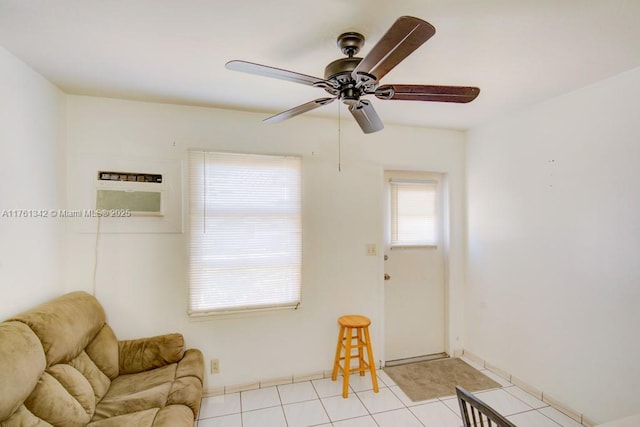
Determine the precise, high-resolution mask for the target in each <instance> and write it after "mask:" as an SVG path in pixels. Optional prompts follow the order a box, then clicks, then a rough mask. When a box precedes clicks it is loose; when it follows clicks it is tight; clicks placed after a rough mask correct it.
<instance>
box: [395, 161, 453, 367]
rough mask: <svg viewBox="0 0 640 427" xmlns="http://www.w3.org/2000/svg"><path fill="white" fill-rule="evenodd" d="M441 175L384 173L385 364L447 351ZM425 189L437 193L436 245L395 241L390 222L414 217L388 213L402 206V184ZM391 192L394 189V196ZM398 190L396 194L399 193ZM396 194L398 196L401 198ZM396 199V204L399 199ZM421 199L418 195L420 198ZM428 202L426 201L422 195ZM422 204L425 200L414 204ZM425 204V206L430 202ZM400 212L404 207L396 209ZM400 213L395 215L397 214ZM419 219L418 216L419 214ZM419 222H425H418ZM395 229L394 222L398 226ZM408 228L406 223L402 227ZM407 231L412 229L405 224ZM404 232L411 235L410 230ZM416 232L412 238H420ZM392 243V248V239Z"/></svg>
mask: <svg viewBox="0 0 640 427" xmlns="http://www.w3.org/2000/svg"><path fill="white" fill-rule="evenodd" d="M442 178H443V177H442V175H441V174H434V173H424V172H385V186H384V188H385V193H386V197H385V199H386V200H387V203H386V204H385V205H386V206H385V207H386V209H385V212H386V215H385V218H386V221H385V224H386V225H385V248H384V249H385V261H384V267H385V288H384V301H385V303H384V304H385V352H386V357H385V359H386V361H387V362H389V361H395V360H401V359H410V358H419V357H423V356H428V355H433V354H438V353H444V351H445V256H444V250H443V244H442V243H443V241H442V239H443V236H444V235H445V233H444V232H443V231H444V229H443V223H444V221H443V220H442V219H443V212H444V206H445V205H444V203H445V201H444V197H443V191H442V187H443V179H442ZM413 183H416V184H418V185H417V188H418V191H422V190H420V188H419V187H420V185H421V184H425V185H426V186H429V187H430V188H431V190H434V191H435V194H436V199H435V202H434V206H435V227H434V230H435V233H436V236H434V238H435V241H433V242H427V243H425V242H423V241H419V242H409V243H408V244H401V242H398V241H397V239H398V232H397V231H396V232H395V233H394V227H395V229H396V230H398V228H400V227H402V224H401V225H400V226H393V225H392V220H393V218H398V220H399V221H406V222H409V223H411V222H412V221H414V220H415V218H413V213H412V212H409V214H406V215H404V217H403V216H402V214H398V215H394V214H392V209H397V208H395V207H394V206H396V202H397V204H399V205H402V204H403V203H404V204H405V205H406V204H407V203H409V202H402V200H405V199H402V197H403V196H401V195H402V194H405V193H406V192H407V191H408V190H403V188H406V187H402V186H403V185H406V186H411V185H413ZM392 188H395V190H393V191H394V192H393V194H392ZM398 189H400V192H398ZM399 195H400V196H399ZM399 197H400V199H399ZM421 197H422V196H421ZM425 197H426V196H425ZM418 202H419V204H420V205H422V203H423V200H422V199H420V198H419V199H418ZM425 203H427V204H429V203H431V202H430V201H428V200H427V201H426V202H425ZM400 210H402V206H400ZM396 212H398V210H396ZM420 215H422V213H420ZM420 221H423V218H422V217H420ZM396 224H397V222H396ZM405 225H406V224H405ZM409 226H411V224H409ZM407 230H408V229H405V231H404V233H405V235H407V234H414V233H413V231H411V230H410V229H409V230H410V231H407ZM421 233H422V230H418V232H416V233H415V234H421ZM394 239H395V240H396V243H395V245H392V240H394Z"/></svg>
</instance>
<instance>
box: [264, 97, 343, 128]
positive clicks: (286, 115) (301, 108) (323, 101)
mask: <svg viewBox="0 0 640 427" xmlns="http://www.w3.org/2000/svg"><path fill="white" fill-rule="evenodd" d="M335 100H336V98H319V99H315V100H313V101H310V102H307V103H306V104H302V105H298V106H297V107H293V108H291V109H290V110H287V111H283V112H282V113H278V114H276V115H275V116H271V117H267V118H266V119H264V120H263V122H265V123H280V122H282V121H284V120H287V119H290V118H291V117H295V116H297V115H298V114H302V113H306V112H307V111H311V110H314V109H316V108H318V107H322V106H323V105H327V104H331V103H332V102H333V101H335Z"/></svg>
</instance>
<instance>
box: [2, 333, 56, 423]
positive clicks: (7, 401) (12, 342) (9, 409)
mask: <svg viewBox="0 0 640 427" xmlns="http://www.w3.org/2000/svg"><path fill="white" fill-rule="evenodd" d="M0 343H2V345H0V367H1V368H2V369H0V421H1V420H5V419H7V418H9V417H10V416H11V415H12V414H13V413H14V412H15V411H16V410H17V409H18V408H19V407H20V406H21V405H22V402H23V401H24V400H25V399H26V398H27V396H29V394H31V391H32V390H33V389H34V387H35V386H36V384H37V383H38V379H39V378H40V376H41V375H42V373H43V372H44V368H45V356H44V352H43V351H42V346H41V345H40V341H39V340H38V337H37V336H36V335H35V334H34V333H33V331H31V329H29V328H28V327H27V326H26V325H24V324H23V323H19V322H3V323H0Z"/></svg>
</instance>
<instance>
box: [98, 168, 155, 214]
mask: <svg viewBox="0 0 640 427" xmlns="http://www.w3.org/2000/svg"><path fill="white" fill-rule="evenodd" d="M164 196H165V194H164V182H163V177H162V175H161V174H150V173H139V172H113V171H98V177H97V184H96V210H97V211H98V212H102V213H104V216H127V215H129V214H130V215H134V216H164V211H165V206H164V205H165V200H164V199H165V197H164ZM111 213H112V214H113V215H111Z"/></svg>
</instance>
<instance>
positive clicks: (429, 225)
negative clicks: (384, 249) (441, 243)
mask: <svg viewBox="0 0 640 427" xmlns="http://www.w3.org/2000/svg"><path fill="white" fill-rule="evenodd" d="M390 188H391V247H394V246H396V247H398V246H436V245H437V244H438V227H437V203H436V201H437V195H438V182H437V181H393V180H392V181H391V182H390Z"/></svg>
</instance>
